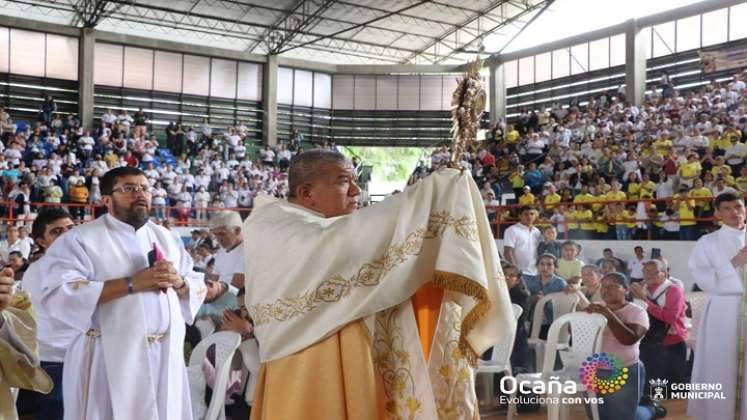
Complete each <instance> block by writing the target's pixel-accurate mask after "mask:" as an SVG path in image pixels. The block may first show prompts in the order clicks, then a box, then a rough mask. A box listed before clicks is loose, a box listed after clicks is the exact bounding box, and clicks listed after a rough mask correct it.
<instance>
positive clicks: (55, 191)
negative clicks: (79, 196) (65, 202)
mask: <svg viewBox="0 0 747 420" xmlns="http://www.w3.org/2000/svg"><path fill="white" fill-rule="evenodd" d="M62 197H63V193H62V188H60V186H59V185H58V181H57V178H52V179H50V180H49V187H48V188H47V189H46V191H45V193H44V201H46V202H47V203H61V202H62Z"/></svg>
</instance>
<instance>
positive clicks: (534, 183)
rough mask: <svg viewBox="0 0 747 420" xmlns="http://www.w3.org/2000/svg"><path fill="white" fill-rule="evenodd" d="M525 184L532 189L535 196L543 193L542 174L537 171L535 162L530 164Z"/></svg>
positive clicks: (525, 174) (525, 173)
mask: <svg viewBox="0 0 747 420" xmlns="http://www.w3.org/2000/svg"><path fill="white" fill-rule="evenodd" d="M524 183H525V184H526V185H528V186H529V187H530V188H531V190H532V193H533V194H535V195H539V194H540V192H541V191H542V172H540V170H539V169H537V164H536V163H535V162H530V163H529V168H528V169H527V171H526V172H524Z"/></svg>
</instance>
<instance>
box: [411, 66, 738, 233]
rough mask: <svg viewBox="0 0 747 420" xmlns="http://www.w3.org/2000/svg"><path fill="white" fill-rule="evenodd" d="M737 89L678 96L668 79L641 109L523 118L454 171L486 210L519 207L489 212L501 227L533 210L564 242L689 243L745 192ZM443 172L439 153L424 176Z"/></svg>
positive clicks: (586, 107)
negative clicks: (725, 202) (717, 207)
mask: <svg viewBox="0 0 747 420" xmlns="http://www.w3.org/2000/svg"><path fill="white" fill-rule="evenodd" d="M745 80H747V72H741V73H738V74H736V75H735V76H734V77H733V79H732V80H730V81H727V82H718V81H712V82H710V83H707V84H705V85H703V86H702V87H701V88H700V89H699V90H691V91H688V92H683V93H680V92H679V91H678V90H677V89H675V88H674V87H673V85H672V80H671V78H669V77H667V78H665V79H663V81H662V82H661V85H652V86H651V87H650V90H649V91H648V93H647V95H646V100H645V103H644V104H643V105H642V106H635V105H631V104H630V103H629V102H627V101H626V100H625V96H624V93H623V92H617V94H616V95H612V94H603V95H601V96H599V97H597V98H591V99H590V100H589V101H588V102H587V103H581V104H575V103H571V104H570V106H560V105H555V106H553V107H552V109H550V110H549V111H547V112H535V111H532V112H522V113H521V115H519V117H518V119H517V120H516V121H515V122H513V123H509V124H506V123H504V122H501V123H499V124H497V125H496V126H494V127H492V129H491V130H490V135H489V136H488V140H487V141H485V142H484V143H482V144H479V145H478V146H476V147H474V148H470V149H469V150H467V151H466V152H465V153H463V155H462V165H463V166H464V167H466V168H469V169H470V170H471V171H472V173H473V175H474V177H475V179H476V180H478V182H479V183H480V184H481V185H482V186H483V189H482V191H483V197H484V199H485V202H486V204H487V205H497V204H499V203H500V202H501V198H502V196H504V195H505V194H513V200H514V201H510V199H509V201H508V202H513V203H515V204H516V206H514V207H511V208H507V209H504V210H503V211H501V212H492V213H491V218H492V219H494V220H495V219H500V221H501V222H502V223H506V222H508V224H511V223H513V222H514V221H515V220H516V219H517V216H518V213H517V210H518V208H519V206H521V205H530V206H533V207H535V208H537V209H539V210H540V216H541V218H542V219H543V220H546V221H552V222H553V223H554V224H556V225H557V228H558V231H559V234H560V235H561V237H568V238H570V239H631V238H636V239H682V240H695V239H697V238H699V237H700V236H701V235H702V234H703V233H706V232H708V231H710V230H712V229H713V228H714V227H715V225H714V224H713V223H712V216H713V206H712V205H711V201H712V199H713V198H715V197H717V196H718V195H720V194H724V193H727V192H731V193H745V192H747V167H745V158H747V146H745V141H747V131H745V126H747V114H746V111H747V91H746V90H745V87H746V85H745ZM449 161H450V152H449V150H448V149H447V148H439V149H436V150H434V151H433V154H432V156H431V167H432V168H438V167H440V166H442V165H445V164H447V163H448V162H449ZM421 172H422V173H425V172H426V171H421ZM509 197H511V196H510V195H509V196H508V197H504V198H509ZM506 226H507V225H506V224H504V225H502V230H503V229H505V227H506ZM566 235H567V236H566Z"/></svg>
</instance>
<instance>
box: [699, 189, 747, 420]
mask: <svg viewBox="0 0 747 420" xmlns="http://www.w3.org/2000/svg"><path fill="white" fill-rule="evenodd" d="M714 207H715V209H716V216H718V218H719V219H721V223H722V226H721V228H720V229H719V230H717V231H715V232H712V233H709V234H707V235H704V236H702V237H701V238H700V239H698V242H696V243H695V247H694V248H693V251H692V253H691V254H690V260H689V262H688V266H689V268H690V272H691V273H692V275H693V278H694V279H695V280H696V281H697V283H698V286H700V288H701V289H703V291H705V292H706V293H708V306H707V309H706V311H705V313H704V314H703V318H702V319H701V322H700V328H699V329H698V331H699V332H698V337H697V344H696V347H695V348H696V349H697V350H696V351H695V360H694V363H693V372H692V383H709V384H721V385H722V387H723V390H724V395H725V396H726V399H724V400H719V399H698V400H690V403H689V405H688V414H689V415H690V416H693V417H695V418H697V419H701V420H707V419H733V418H737V413H736V410H740V411H741V418H747V404H745V402H746V401H747V398H745V397H747V392H745V391H747V387H745V388H743V389H742V400H741V401H742V406H741V407H736V408H735V404H734V401H735V400H736V399H737V398H738V397H737V395H736V386H737V369H736V366H737V359H738V357H739V354H738V348H739V339H738V337H739V328H740V324H741V322H744V321H743V320H742V319H741V318H740V317H739V311H740V306H741V301H742V294H743V293H744V292H745V290H744V288H743V283H742V279H743V276H744V269H745V264H747V247H745V241H744V235H745V216H746V212H745V206H744V200H743V199H742V197H740V196H739V195H736V194H732V193H723V194H720V195H718V196H717V197H716V200H715V202H714Z"/></svg>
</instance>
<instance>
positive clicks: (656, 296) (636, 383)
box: [502, 194, 739, 419]
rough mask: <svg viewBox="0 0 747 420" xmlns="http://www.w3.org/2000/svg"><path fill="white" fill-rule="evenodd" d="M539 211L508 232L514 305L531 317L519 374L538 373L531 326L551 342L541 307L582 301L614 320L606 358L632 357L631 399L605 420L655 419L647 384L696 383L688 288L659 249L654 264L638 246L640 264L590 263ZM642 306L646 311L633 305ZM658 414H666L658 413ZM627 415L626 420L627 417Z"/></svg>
mask: <svg viewBox="0 0 747 420" xmlns="http://www.w3.org/2000/svg"><path fill="white" fill-rule="evenodd" d="M738 199H739V198H738V197H737V196H736V195H734V194H724V195H721V196H720V198H719V199H718V200H716V203H715V204H714V205H715V206H716V207H717V208H718V206H719V205H720V204H721V203H722V202H724V200H725V201H727V202H728V201H736V200H738ZM537 216H538V212H537V210H535V209H534V208H532V207H530V206H523V207H521V209H520V211H519V222H518V223H516V224H514V225H512V226H510V227H509V228H508V229H507V230H506V232H505V239H504V248H503V253H502V257H503V259H504V274H505V276H506V279H507V283H508V286H509V288H510V296H511V300H512V302H513V303H515V304H518V305H520V306H521V307H522V308H523V309H524V313H525V314H528V316H525V317H522V319H520V320H519V326H518V332H517V336H516V341H515V345H514V350H513V354H512V359H511V360H512V367H513V370H514V372H517V371H518V372H522V371H538V369H541V366H532V364H531V362H530V359H529V357H528V355H529V354H530V352H529V345H528V336H527V332H526V331H527V328H526V325H527V324H528V323H532V322H541V323H542V324H541V327H540V338H542V339H546V338H547V332H548V330H549V327H550V325H551V324H552V322H553V320H554V318H555V317H554V314H553V312H552V310H551V309H550V307H549V305H548V306H546V307H545V310H544V315H543V317H542V319H541V320H538V319H532V318H533V317H532V314H534V305H536V304H537V303H538V302H539V301H540V299H541V298H542V297H544V296H547V295H550V294H552V293H565V294H576V295H577V296H578V304H577V306H576V310H585V311H587V312H591V313H599V314H601V315H603V316H604V317H605V318H607V322H608V324H607V329H606V330H605V332H604V338H603V343H602V351H605V352H610V353H613V354H615V355H618V356H620V357H624V359H625V360H624V362H625V366H626V367H627V368H628V370H629V372H631V378H632V379H631V380H630V381H629V383H628V385H626V387H625V388H624V390H623V392H621V393H615V394H613V395H611V396H608V398H607V400H606V401H608V402H609V404H607V403H605V404H604V405H603V406H600V412H601V415H602V417H601V418H609V419H612V418H632V417H628V416H624V415H623V413H626V412H627V413H629V415H630V416H632V415H633V413H634V412H635V411H636V410H639V411H640V413H639V414H638V416H639V417H636V418H637V419H639V418H644V419H645V418H655V416H660V415H661V414H662V412H663V407H662V406H661V404H659V403H658V402H655V401H651V400H648V399H644V403H643V404H642V405H641V406H640V408H639V403H640V398H641V397H642V396H643V395H647V393H641V392H640V391H641V390H643V389H644V388H645V387H647V386H648V383H647V380H646V379H647V378H649V379H652V378H659V379H666V380H667V381H668V382H670V383H686V382H689V373H688V360H687V344H686V340H687V338H688V329H687V327H686V314H687V304H686V301H685V286H684V284H683V282H682V281H681V280H679V279H677V278H674V277H673V276H672V275H671V273H670V269H669V268H670V267H669V264H668V262H667V260H666V259H665V258H664V257H663V255H662V254H661V250H658V249H652V250H651V255H650V258H647V257H646V256H645V252H644V249H643V247H642V246H640V245H637V246H635V247H634V249H633V252H634V257H633V258H631V259H629V260H627V261H623V260H622V259H620V258H618V257H616V256H615V255H614V253H613V251H612V249H610V248H606V249H604V251H603V255H601V258H598V259H596V258H590V257H592V256H591V255H588V254H587V255H586V257H587V258H586V259H584V258H583V257H582V248H581V246H580V245H579V244H578V243H577V242H575V241H573V240H565V241H559V240H558V232H557V229H556V227H555V226H553V225H547V226H544V227H543V228H542V230H540V229H539V228H537V227H536V226H535V224H534V223H535V221H536V220H537ZM634 300H637V302H639V304H635V303H633V301H634ZM657 413H658V414H657ZM619 416H623V417H619Z"/></svg>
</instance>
